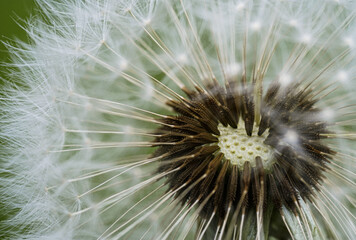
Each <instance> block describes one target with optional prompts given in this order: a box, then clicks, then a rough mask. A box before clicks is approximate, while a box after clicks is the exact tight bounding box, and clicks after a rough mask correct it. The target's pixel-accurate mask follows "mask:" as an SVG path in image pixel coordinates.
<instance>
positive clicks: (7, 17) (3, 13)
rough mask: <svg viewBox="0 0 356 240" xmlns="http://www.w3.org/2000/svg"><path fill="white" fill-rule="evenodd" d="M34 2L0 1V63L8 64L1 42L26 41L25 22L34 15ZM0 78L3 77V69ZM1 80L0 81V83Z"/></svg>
mask: <svg viewBox="0 0 356 240" xmlns="http://www.w3.org/2000/svg"><path fill="white" fill-rule="evenodd" d="M35 8H36V4H35V0H0V23H1V24H0V40H1V43H0V62H1V63H4V62H9V61H10V58H9V53H8V51H7V48H6V46H5V45H4V44H3V43H2V42H11V41H13V40H16V39H19V40H21V41H27V36H26V32H25V30H24V29H23V28H22V27H21V26H25V21H26V19H28V18H29V17H30V16H31V15H32V14H34V13H35ZM0 77H1V78H3V77H4V72H3V67H1V70H0ZM1 82H2V80H1V79H0V83H1Z"/></svg>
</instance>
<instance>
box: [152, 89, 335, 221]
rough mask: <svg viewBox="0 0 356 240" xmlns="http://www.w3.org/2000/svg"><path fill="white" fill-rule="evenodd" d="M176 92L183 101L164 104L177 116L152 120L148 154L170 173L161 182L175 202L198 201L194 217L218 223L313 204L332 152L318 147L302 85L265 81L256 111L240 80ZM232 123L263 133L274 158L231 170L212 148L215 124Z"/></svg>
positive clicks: (318, 130) (318, 128) (316, 114)
mask: <svg viewBox="0 0 356 240" xmlns="http://www.w3.org/2000/svg"><path fill="white" fill-rule="evenodd" d="M184 92H185V93H186V95H187V98H186V99H177V100H174V101H170V102H168V103H167V104H168V105H169V106H170V107H172V109H173V110H174V111H175V112H176V113H177V114H176V115H174V116H167V117H166V118H164V119H161V120H160V121H161V123H162V125H161V127H160V128H159V129H158V130H157V131H156V134H157V135H159V137H157V138H156V139H155V145H158V146H159V147H158V148H157V150H156V152H155V153H154V155H155V156H156V157H161V166H160V168H159V170H158V171H159V172H170V171H171V173H170V174H168V175H167V176H166V181H167V184H168V185H169V189H170V190H177V194H176V196H177V197H178V196H179V198H180V199H181V202H182V203H183V204H188V205H191V204H193V203H195V202H197V201H198V202H199V203H200V204H201V205H204V206H203V208H202V211H201V212H200V215H201V217H203V218H208V217H210V216H212V214H214V215H215V216H216V219H217V221H220V222H222V221H223V220H224V218H225V217H226V215H227V214H234V215H235V216H238V215H239V214H241V213H243V212H246V211H250V210H254V211H256V209H257V208H259V209H264V208H265V207H266V205H267V204H273V206H274V207H275V208H276V209H278V208H281V207H282V206H285V207H286V208H288V209H289V210H291V211H293V212H294V213H297V204H298V200H299V198H302V199H303V200H309V201H312V200H313V193H314V192H315V191H317V190H318V186H319V184H320V182H321V181H322V179H323V172H324V171H325V169H326V168H327V163H328V161H330V160H331V157H332V155H333V154H334V152H333V151H332V150H331V149H329V148H328V147H327V146H326V145H325V144H323V142H322V138H323V136H324V134H326V133H328V130H327V123H326V122H325V121H323V120H322V119H320V118H321V117H320V110H319V109H318V108H317V107H316V106H315V103H316V102H317V98H316V96H314V95H313V91H312V90H311V89H310V87H306V88H301V86H300V85H298V83H295V84H291V85H289V86H282V85H280V84H279V83H273V84H271V86H270V87H269V88H268V89H267V91H266V93H265V94H264V96H263V98H262V99H261V101H260V102H261V104H260V107H259V108H256V106H255V101H256V98H255V96H256V95H255V93H254V91H253V86H250V87H248V86H247V85H246V84H243V83H241V84H237V83H235V82H229V83H227V84H226V85H225V86H220V85H218V84H210V85H208V86H205V87H204V90H203V89H202V88H199V87H196V89H195V90H194V91H189V90H186V89H184ZM256 109H260V112H259V114H256ZM257 115H260V117H256V116H257ZM239 121H242V122H241V123H243V124H244V126H245V130H246V136H251V135H252V134H253V132H255V133H256V132H257V133H258V135H259V136H261V135H262V134H263V133H264V132H266V133H267V134H266V136H267V137H266V138H265V140H264V143H265V144H266V145H269V146H270V147H271V148H272V149H273V156H272V157H273V158H274V159H275V161H274V163H273V165H272V166H271V168H270V169H269V170H268V171H266V168H265V166H264V165H263V161H262V160H261V157H259V156H257V157H256V158H255V163H254V164H253V165H252V164H251V162H250V161H245V163H244V164H243V168H241V167H240V168H239V167H238V166H237V165H235V164H232V163H231V161H229V159H226V158H225V156H224V154H223V153H222V152H221V151H220V149H219V146H218V144H217V143H218V141H219V139H218V137H219V136H220V132H219V129H218V125H219V124H222V125H223V126H225V127H227V126H230V127H232V128H237V127H238V125H239V124H238V122H239ZM241 123H240V126H241ZM254 126H258V131H253V130H254V129H253V128H254ZM160 143H162V145H161V144H160ZM167 143H169V144H167ZM228 209H230V212H229V213H228V211H229V210H228ZM231 216H232V215H231Z"/></svg>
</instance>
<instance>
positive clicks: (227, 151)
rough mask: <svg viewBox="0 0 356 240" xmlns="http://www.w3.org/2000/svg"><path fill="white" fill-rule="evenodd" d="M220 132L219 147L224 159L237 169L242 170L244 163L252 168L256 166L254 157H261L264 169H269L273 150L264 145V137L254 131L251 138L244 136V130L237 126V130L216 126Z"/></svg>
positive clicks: (272, 161) (220, 125) (272, 159)
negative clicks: (248, 163) (247, 162)
mask: <svg viewBox="0 0 356 240" xmlns="http://www.w3.org/2000/svg"><path fill="white" fill-rule="evenodd" d="M218 129H219V131H220V136H218V139H219V143H218V145H219V147H220V151H221V152H222V153H223V154H224V156H225V158H226V159H227V160H229V161H230V162H231V164H233V165H237V166H238V168H239V169H243V165H244V163H245V162H246V161H249V162H250V164H251V166H252V167H255V166H256V161H255V159H256V157H261V159H262V162H263V166H264V168H265V169H267V170H268V169H270V168H271V166H272V165H273V163H274V158H273V149H272V148H271V147H270V146H268V145H266V144H265V143H264V140H265V137H264V135H262V136H258V135H257V131H256V130H254V131H253V133H252V135H251V136H248V135H247V134H246V131H245V128H244V127H243V126H241V125H240V124H239V126H238V127H237V128H232V127H230V126H227V127H224V126H223V125H222V124H219V125H218ZM254 129H258V128H256V127H255V128H254Z"/></svg>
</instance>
